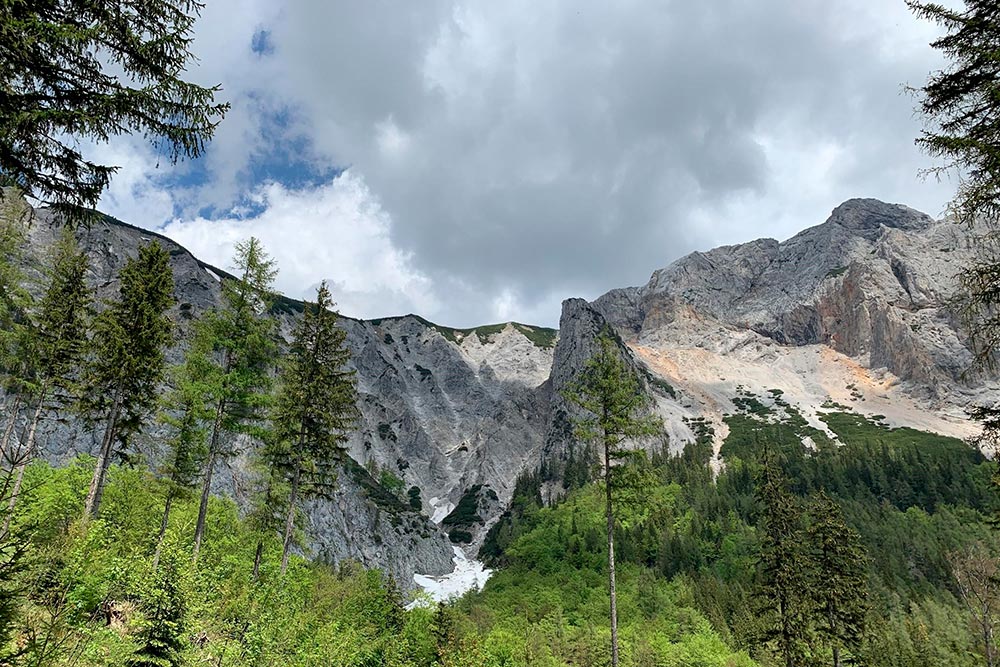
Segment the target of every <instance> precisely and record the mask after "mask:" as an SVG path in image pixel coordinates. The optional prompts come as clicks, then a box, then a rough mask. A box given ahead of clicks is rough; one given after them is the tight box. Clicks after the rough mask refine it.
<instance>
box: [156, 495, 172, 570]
mask: <svg viewBox="0 0 1000 667" xmlns="http://www.w3.org/2000/svg"><path fill="white" fill-rule="evenodd" d="M173 502H174V492H173V489H171V490H170V491H167V501H166V502H165V503H164V504H163V518H162V519H160V533H159V534H158V535H157V536H156V553H154V554H153V570H156V569H157V568H158V567H159V566H160V551H161V550H162V549H163V537H164V536H165V535H166V534H167V523H168V522H169V521H170V505H171V504H173Z"/></svg>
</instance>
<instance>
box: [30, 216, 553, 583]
mask: <svg viewBox="0 0 1000 667" xmlns="http://www.w3.org/2000/svg"><path fill="white" fill-rule="evenodd" d="M57 228H58V225H57V224H56V221H54V220H53V219H52V218H51V216H50V215H49V214H48V213H47V212H46V211H38V212H37V213H36V218H35V221H34V224H33V225H32V228H31V232H30V247H29V249H28V253H27V268H28V274H29V277H33V278H38V277H39V276H40V272H41V267H42V264H43V262H44V258H45V255H46V253H47V251H48V248H49V247H50V246H51V245H52V243H53V241H54V239H55V237H56V234H57ZM78 237H79V240H80V243H81V245H82V247H83V248H84V249H85V250H86V252H87V255H88V258H89V261H90V275H89V277H88V278H89V282H90V284H91V285H92V286H93V287H94V288H95V290H96V292H97V296H98V298H107V297H111V296H112V295H113V294H114V293H115V291H116V290H117V275H118V272H119V270H120V269H121V267H122V266H123V265H124V263H125V261H126V260H127V258H128V257H130V256H134V255H135V253H136V252H137V250H138V248H139V246H140V245H141V244H142V243H145V242H148V241H152V240H156V241H158V242H160V243H161V244H163V245H164V247H165V248H166V249H167V250H168V251H169V253H170V257H171V267H172V269H173V272H174V280H175V297H176V300H177V301H176V304H175V305H174V307H173V309H172V312H171V316H172V318H173V319H174V321H175V322H176V323H177V337H178V344H177V345H176V346H175V347H174V348H173V349H172V350H170V352H169V354H168V356H169V358H170V360H171V361H173V362H177V361H179V360H180V359H181V356H182V353H183V347H184V340H185V338H186V336H187V335H188V334H189V333H190V328H191V324H192V323H193V322H194V320H195V319H196V318H197V317H198V316H199V315H201V314H202V313H204V312H205V311H206V310H207V309H209V308H211V307H213V306H216V305H218V304H219V303H220V298H221V292H220V281H221V280H224V279H228V276H227V274H226V273H225V272H223V271H221V270H219V269H215V268H213V267H210V266H207V265H205V264H203V263H201V262H199V261H198V260H197V259H196V258H195V257H193V256H192V255H191V254H190V253H189V252H188V251H187V250H185V249H184V248H182V247H180V246H179V245H177V244H176V243H174V242H172V241H170V240H169V239H166V238H163V237H160V236H158V235H156V234H153V233H150V232H147V231H144V230H141V229H138V228H135V227H132V226H129V225H126V224H124V223H120V222H118V221H114V220H111V219H106V220H103V221H101V222H98V223H95V224H93V225H92V226H91V227H90V228H89V229H87V230H80V231H79V232H78ZM276 310H277V313H278V317H279V319H280V320H281V322H280V323H281V329H282V331H284V332H286V334H287V332H289V331H290V330H291V328H292V324H293V320H294V318H296V317H298V315H299V313H300V312H301V305H300V304H298V303H296V302H293V301H290V300H286V299H283V300H281V301H279V303H278V305H277V307H276ZM341 326H342V327H344V328H345V329H346V330H347V334H348V338H347V341H348V345H349V347H350V349H351V351H352V362H351V363H352V365H353V366H354V368H355V370H356V371H357V386H358V392H359V406H358V407H359V408H360V411H361V420H360V422H359V425H358V428H357V430H356V431H354V432H353V433H352V434H351V437H350V441H349V443H348V450H349V453H350V455H351V457H352V459H353V462H354V463H353V464H351V465H349V466H348V467H347V469H345V471H344V472H343V473H342V474H341V475H340V479H339V482H340V483H339V489H338V490H337V492H336V494H335V495H334V497H333V498H332V499H330V500H316V501H313V502H311V503H310V505H309V509H308V526H307V528H308V534H309V537H310V551H311V552H312V553H313V554H315V555H318V556H322V557H324V558H332V559H342V558H347V557H350V558H356V559H358V560H360V561H361V562H362V563H364V564H365V565H367V566H370V567H387V568H388V569H389V570H391V571H392V573H393V574H394V576H395V577H396V579H397V580H398V581H400V582H403V583H404V585H406V584H411V585H412V577H413V574H414V573H416V572H419V573H426V574H435V575H436V574H443V573H445V572H448V571H450V570H451V568H452V557H453V555H454V554H453V551H452V543H451V541H449V539H448V532H449V531H451V530H452V529H453V527H454V526H455V525H457V524H456V523H455V522H454V521H452V522H448V523H447V524H446V525H444V526H442V522H443V521H444V519H445V518H446V517H447V515H448V514H449V513H450V512H451V511H452V510H453V509H454V508H455V507H456V505H457V504H458V503H459V501H460V500H461V498H462V497H463V494H464V493H465V492H466V491H467V490H468V489H470V488H472V487H477V486H478V487H479V492H480V493H481V494H482V495H483V496H484V498H488V499H492V505H491V504H490V503H486V504H484V507H483V509H482V514H483V515H484V516H481V517H479V520H477V521H475V522H474V523H475V525H474V526H472V527H470V528H471V530H467V531H466V532H468V533H470V535H471V536H472V537H473V538H474V539H476V540H478V539H479V538H480V537H481V536H480V533H481V532H483V526H484V525H485V523H486V521H487V520H489V519H491V518H492V517H493V516H496V515H497V514H499V512H500V510H498V509H497V508H498V507H499V506H500V505H504V504H506V503H507V502H508V501H509V499H510V493H511V490H512V485H513V481H514V479H515V478H516V477H517V475H518V473H520V471H521V470H522V469H524V468H525V467H526V466H529V465H531V466H534V465H537V453H538V451H539V450H540V448H541V444H542V437H543V436H542V434H543V432H544V427H543V425H542V422H543V420H544V414H545V405H546V402H547V395H548V394H547V391H546V390H545V389H540V388H539V385H541V384H542V383H543V382H544V381H545V379H546V378H547V377H548V374H549V369H550V366H551V362H552V353H553V348H552V344H553V343H554V337H555V332H554V331H551V330H546V329H541V328H534V327H527V326H524V325H514V324H510V325H502V326H496V327H490V328H488V329H485V330H470V331H456V330H452V329H445V328H442V327H437V326H435V325H432V324H431V323H429V322H426V321H425V320H422V319H421V318H419V317H416V316H406V317H399V318H388V319H383V320H375V321H358V320H351V319H346V318H345V319H343V320H342V321H341ZM164 435H166V434H165V432H164V427H163V426H162V425H160V424H159V423H158V422H157V421H156V420H154V419H150V421H149V423H148V424H147V425H146V427H145V428H144V430H143V432H142V433H141V434H140V435H139V436H138V437H137V438H136V439H135V442H134V449H135V452H134V453H138V454H140V455H142V456H143V457H144V458H145V459H146V460H148V461H153V462H155V461H156V460H158V458H159V457H160V456H161V455H162V452H161V451H160V446H159V443H160V442H161V441H162V440H163V436H164ZM98 438H99V434H95V433H93V432H91V431H88V430H87V429H85V428H84V427H83V425H82V424H81V423H79V422H77V421H75V420H73V419H72V418H61V419H60V420H52V421H49V422H47V423H46V424H45V425H44V426H43V429H42V433H41V434H40V445H41V451H42V452H43V455H44V456H45V458H47V459H49V460H51V461H54V462H60V461H65V460H67V459H69V458H71V457H73V456H75V455H77V454H79V453H93V452H95V451H96V449H97V446H98ZM240 450H241V454H240V456H238V457H236V458H235V459H234V460H233V461H232V462H231V464H230V465H229V466H228V467H226V468H224V469H222V470H220V471H219V473H218V474H217V476H216V482H215V483H216V486H215V491H216V492H217V493H220V494H226V495H230V496H232V497H234V498H236V500H237V501H238V502H241V503H242V502H247V501H248V500H249V498H248V497H246V493H247V492H246V489H247V482H248V479H249V478H248V475H249V474H250V458H251V455H252V451H251V448H250V447H249V446H248V445H247V444H246V443H244V444H243V445H242V446H241V447H240ZM493 505H495V506H493ZM480 520H481V521H482V523H480Z"/></svg>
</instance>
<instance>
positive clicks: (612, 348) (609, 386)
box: [565, 330, 663, 667]
mask: <svg viewBox="0 0 1000 667" xmlns="http://www.w3.org/2000/svg"><path fill="white" fill-rule="evenodd" d="M622 355H623V351H622V350H620V349H619V347H618V344H617V342H616V340H615V338H613V337H612V334H611V332H610V331H608V330H605V331H603V332H601V334H600V335H599V336H598V338H597V351H596V352H595V353H594V354H593V356H591V358H590V359H588V360H587V363H586V364H585V365H584V368H583V370H582V372H581V374H580V376H579V378H577V380H576V381H575V382H573V383H571V384H570V385H569V386H568V387H567V389H566V392H565V396H566V399H567V400H569V401H570V402H571V403H573V404H575V405H577V406H578V407H579V408H581V409H582V410H583V412H584V413H585V416H583V417H580V418H577V419H575V420H573V426H574V435H575V436H576V438H577V439H578V440H580V441H582V442H584V443H587V444H588V445H593V446H596V447H597V448H598V450H599V451H600V453H601V455H602V458H603V461H602V464H603V466H602V478H603V482H604V501H605V504H604V513H605V519H606V522H607V544H608V587H609V595H610V603H611V605H610V618H611V664H612V667H617V665H618V602H617V595H616V592H615V536H614V532H615V513H614V495H615V492H616V491H622V490H625V487H624V485H623V483H625V479H623V475H624V473H626V472H627V471H628V466H625V465H622V464H624V463H625V462H626V461H627V460H629V459H631V458H632V457H633V456H634V454H635V450H632V449H629V448H628V447H627V444H628V443H629V442H634V441H637V440H642V439H648V438H651V437H654V436H656V435H658V434H660V433H662V431H663V422H662V421H661V420H660V419H659V418H658V417H656V416H655V415H653V414H651V409H652V401H651V399H650V398H649V395H648V394H647V393H646V392H645V391H643V387H642V384H641V382H640V380H639V378H638V376H637V375H636V374H635V372H634V371H633V370H632V369H631V368H629V366H628V365H626V363H625V361H624V360H623V359H622Z"/></svg>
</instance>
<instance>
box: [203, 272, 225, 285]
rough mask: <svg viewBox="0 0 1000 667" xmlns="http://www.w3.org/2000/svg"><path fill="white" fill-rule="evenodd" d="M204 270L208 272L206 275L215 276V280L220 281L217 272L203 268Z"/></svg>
mask: <svg viewBox="0 0 1000 667" xmlns="http://www.w3.org/2000/svg"><path fill="white" fill-rule="evenodd" d="M205 271H206V272H207V273H208V275H210V276H212V277H213V278H215V280H216V281H217V282H220V283H221V282H222V278H220V277H219V274H218V273H216V272H215V271H213V270H212V269H205Z"/></svg>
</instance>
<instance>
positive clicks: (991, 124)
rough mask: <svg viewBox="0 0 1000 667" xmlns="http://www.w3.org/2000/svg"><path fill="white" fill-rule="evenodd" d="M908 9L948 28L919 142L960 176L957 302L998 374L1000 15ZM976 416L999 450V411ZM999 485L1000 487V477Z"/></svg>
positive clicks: (917, 3) (980, 8)
mask: <svg viewBox="0 0 1000 667" xmlns="http://www.w3.org/2000/svg"><path fill="white" fill-rule="evenodd" d="M906 4H907V6H909V8H910V9H911V10H912V11H913V12H914V13H915V14H916V15H917V16H918V17H920V18H922V19H925V20H928V21H931V22H933V23H935V24H937V25H938V26H939V27H940V28H942V29H943V30H944V34H943V35H942V36H941V37H939V38H937V39H935V40H934V41H933V42H931V47H932V48H934V49H936V50H937V51H939V52H940V54H941V55H942V56H943V57H944V59H945V62H946V65H945V66H944V67H942V68H941V69H940V70H936V71H934V72H932V73H931V74H930V75H929V77H928V80H927V83H926V84H925V85H924V86H923V87H921V88H919V89H918V90H917V91H916V92H917V93H918V94H919V105H918V107H917V109H918V111H919V112H920V113H921V114H922V115H923V117H924V119H925V121H926V127H925V130H924V132H923V133H922V134H921V136H920V137H919V138H918V139H917V140H916V143H917V144H918V145H919V146H920V147H921V148H923V149H924V150H925V151H926V152H927V153H928V154H929V155H931V156H932V157H934V158H937V159H939V160H941V163H939V164H938V165H937V166H935V167H934V168H932V169H931V170H930V171H931V172H933V173H938V174H940V172H951V173H954V175H956V176H957V177H958V183H959V185H958V191H957V193H956V195H955V198H954V200H953V201H952V202H951V204H950V205H949V212H950V213H951V214H952V216H953V217H954V219H955V220H956V221H957V222H959V223H961V224H963V225H965V226H966V227H967V228H968V233H969V237H970V240H971V245H972V247H973V248H974V249H975V251H976V253H975V256H974V257H973V259H971V260H970V261H969V263H968V264H966V265H965V266H963V267H960V272H959V277H960V279H961V283H962V287H963V290H962V291H963V294H961V295H959V298H957V299H956V303H957V304H958V305H959V306H960V307H961V308H960V310H961V311H963V315H964V318H965V320H966V325H967V326H966V332H967V333H968V335H969V340H970V342H971V344H972V345H971V346H972V349H973V352H974V355H975V362H976V365H977V366H979V367H981V368H985V369H987V370H990V371H994V370H996V367H997V364H998V361H1000V356H998V355H1000V84H998V81H1000V58H998V57H997V44H998V42H1000V10H998V9H997V3H996V0H962V1H961V2H956V3H941V2H927V1H925V0H906ZM971 413H972V416H973V417H974V418H976V419H977V420H979V421H980V422H981V423H982V424H983V436H982V438H981V443H980V444H981V445H982V446H983V449H989V450H994V449H996V448H997V447H998V446H1000V408H997V407H995V406H993V405H987V406H974V407H973V408H972V410H971ZM994 483H995V484H996V485H998V486H1000V476H998V477H996V478H995V479H994Z"/></svg>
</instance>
